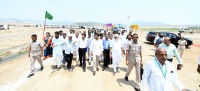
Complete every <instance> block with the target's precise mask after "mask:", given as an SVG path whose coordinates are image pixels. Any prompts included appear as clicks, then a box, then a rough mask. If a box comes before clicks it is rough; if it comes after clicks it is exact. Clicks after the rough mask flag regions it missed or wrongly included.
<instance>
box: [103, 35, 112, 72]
mask: <svg viewBox="0 0 200 91" xmlns="http://www.w3.org/2000/svg"><path fill="white" fill-rule="evenodd" d="M108 38H109V36H108V35H106V36H105V39H104V40H103V49H104V51H103V52H104V65H103V71H104V70H105V69H106V68H109V67H108V64H109V60H110V49H109V46H110V40H109V39H108Z"/></svg>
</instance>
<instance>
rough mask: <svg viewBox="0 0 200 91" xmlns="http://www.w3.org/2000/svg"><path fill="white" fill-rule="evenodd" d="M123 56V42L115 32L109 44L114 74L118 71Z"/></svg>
mask: <svg viewBox="0 0 200 91" xmlns="http://www.w3.org/2000/svg"><path fill="white" fill-rule="evenodd" d="M122 56H123V44H122V42H121V41H120V40H119V35H118V34H115V35H114V40H113V41H112V43H111V45H110V57H112V61H113V69H114V74H113V75H115V74H116V72H117V71H118V65H119V63H120V62H121V60H122Z"/></svg>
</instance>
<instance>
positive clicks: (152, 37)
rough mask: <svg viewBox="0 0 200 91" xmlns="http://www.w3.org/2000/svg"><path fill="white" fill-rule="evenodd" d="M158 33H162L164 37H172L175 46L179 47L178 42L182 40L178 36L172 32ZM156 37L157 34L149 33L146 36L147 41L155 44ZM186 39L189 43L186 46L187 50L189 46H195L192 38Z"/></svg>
mask: <svg viewBox="0 0 200 91" xmlns="http://www.w3.org/2000/svg"><path fill="white" fill-rule="evenodd" d="M158 33H162V34H163V36H164V37H170V38H171V43H172V44H174V45H175V46H176V47H177V46H178V40H179V39H180V37H179V36H178V35H176V34H174V33H170V32H158ZM155 37H156V33H155V32H148V33H147V35H146V40H147V41H149V42H151V43H152V44H153V42H154V39H155ZM184 39H185V40H186V41H187V45H186V47H187V48H188V46H190V45H192V44H193V41H192V40H191V39H190V38H184Z"/></svg>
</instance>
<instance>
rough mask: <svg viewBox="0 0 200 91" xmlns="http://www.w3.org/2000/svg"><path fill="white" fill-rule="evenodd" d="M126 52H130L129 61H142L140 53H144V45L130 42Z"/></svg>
mask: <svg viewBox="0 0 200 91" xmlns="http://www.w3.org/2000/svg"><path fill="white" fill-rule="evenodd" d="M126 50H127V51H129V54H128V55H129V56H128V60H129V61H135V60H136V61H140V60H141V57H140V52H141V51H142V45H141V44H140V43H134V42H133V41H131V42H128V44H127V47H126Z"/></svg>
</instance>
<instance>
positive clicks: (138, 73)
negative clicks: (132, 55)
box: [126, 61, 140, 83]
mask: <svg viewBox="0 0 200 91" xmlns="http://www.w3.org/2000/svg"><path fill="white" fill-rule="evenodd" d="M133 67H135V71H136V81H137V83H140V62H136V61H134V62H132V61H129V64H128V71H127V72H126V76H127V77H128V76H129V75H130V73H131V71H132V69H133Z"/></svg>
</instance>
